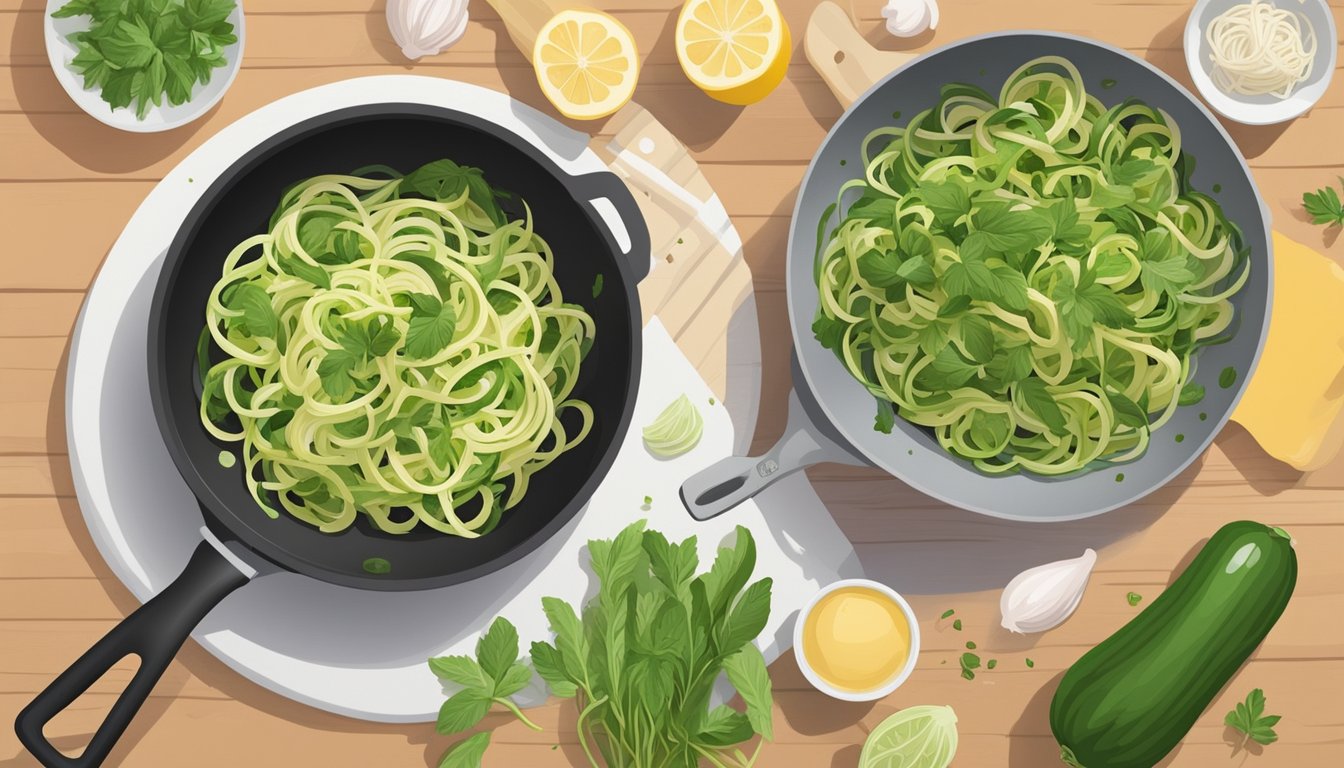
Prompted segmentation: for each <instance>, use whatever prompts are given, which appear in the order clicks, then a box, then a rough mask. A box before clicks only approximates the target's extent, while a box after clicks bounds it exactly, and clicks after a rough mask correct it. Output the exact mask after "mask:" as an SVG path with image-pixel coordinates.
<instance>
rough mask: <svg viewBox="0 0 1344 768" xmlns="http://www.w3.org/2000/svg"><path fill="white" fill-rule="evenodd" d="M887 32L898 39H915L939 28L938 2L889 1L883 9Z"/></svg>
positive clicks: (930, 0)
mask: <svg viewBox="0 0 1344 768" xmlns="http://www.w3.org/2000/svg"><path fill="white" fill-rule="evenodd" d="M882 15H883V16H884V17H886V19H887V31H888V32H890V33H891V34H893V35H895V36H897V37H914V36H915V35H918V34H919V33H921V32H923V31H924V30H926V29H937V28H938V3H937V0H887V4H886V6H885V7H884V8H883V9H882Z"/></svg>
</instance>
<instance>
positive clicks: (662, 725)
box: [429, 521, 774, 768]
mask: <svg viewBox="0 0 1344 768" xmlns="http://www.w3.org/2000/svg"><path fill="white" fill-rule="evenodd" d="M588 552H589V554H590V556H591V562H592V569H593V572H594V573H595V574H596V576H597V579H598V584H599V588H598V594H597V596H596V597H595V598H593V599H592V600H591V601H589V603H588V604H587V605H585V606H582V607H581V608H579V609H577V610H576V608H575V607H574V606H571V605H570V604H568V603H566V602H564V601H562V600H560V599H558V598H554V597H546V598H542V609H543V610H544V611H545V613H546V618H547V619H548V621H549V623H550V630H551V632H552V633H553V634H554V636H555V640H554V641H553V642H551V643H540V642H539V643H533V644H532V647H531V649H530V650H531V658H532V665H533V667H534V668H535V670H536V672H537V674H539V675H540V676H541V677H542V679H543V680H545V681H546V683H547V684H548V685H549V687H550V689H551V692H552V693H554V694H555V695H556V696H559V697H561V698H567V699H575V702H576V706H577V708H578V710H579V712H578V717H577V721H572V722H576V725H575V726H574V727H575V728H576V730H577V734H576V735H577V738H578V742H579V745H580V746H581V747H582V748H583V750H584V753H585V755H586V756H587V758H588V764H590V765H595V766H596V765H610V766H616V765H624V766H633V765H641V766H642V765H678V766H680V765H699V764H700V763H701V761H702V760H704V761H707V762H709V763H710V764H713V765H716V766H723V768H748V766H751V765H752V764H753V763H754V762H755V761H756V759H757V756H758V755H759V750H760V744H761V742H758V743H757V746H756V748H755V752H754V753H753V754H751V755H747V754H744V753H743V751H742V749H741V748H740V747H739V745H740V744H742V743H743V742H746V741H749V740H751V739H753V738H754V737H755V736H756V735H760V736H762V737H763V739H762V742H763V741H764V740H769V739H772V738H773V735H774V728H773V724H772V719H771V701H772V696H771V685H770V677H769V674H768V673H767V671H766V667H765V659H764V657H762V656H761V652H760V651H758V650H757V649H756V646H755V645H753V644H752V640H754V639H755V638H756V636H757V635H759V634H760V633H761V630H763V629H764V628H765V625H766V621H767V619H768V618H769V614H770V591H771V585H772V581H771V580H770V579H769V578H763V579H760V580H758V581H755V582H751V583H748V582H750V579H751V575H752V571H753V569H754V568H755V565H756V544H755V541H754V540H753V539H752V537H751V533H750V532H749V531H747V529H746V528H742V527H740V526H739V527H738V528H737V532H736V538H735V540H734V542H733V545H732V546H729V547H723V548H721V549H720V550H719V552H718V555H717V557H716V558H715V559H714V563H713V565H712V566H711V567H710V568H709V570H708V571H707V572H705V573H701V574H699V575H696V571H697V570H698V568H699V565H700V561H699V557H698V555H697V548H696V539H695V537H691V538H689V539H686V540H685V541H682V542H680V543H672V542H669V541H668V540H667V539H666V538H665V537H664V536H663V535H662V534H661V533H658V532H656V531H646V530H644V522H643V521H640V522H638V523H635V524H633V525H631V526H629V527H627V528H626V529H625V530H623V531H621V533H620V534H618V535H617V536H616V537H615V538H614V539H608V540H595V541H589V542H588ZM476 657H477V658H476V659H475V660H473V659H470V658H467V657H465V656H449V657H444V658H439V659H431V660H430V662H429V663H430V667H431V669H433V670H434V672H435V673H436V674H437V675H439V676H440V677H442V678H445V679H449V680H452V681H453V682H456V683H458V684H459V685H462V686H463V690H462V691H461V692H459V693H457V694H454V696H453V697H452V698H450V699H448V701H447V702H446V703H445V704H444V705H443V710H442V711H441V712H440V715H439V723H438V727H439V731H440V732H441V733H451V732H454V731H461V730H466V729H468V728H472V727H474V726H475V725H476V724H477V723H479V722H480V720H481V719H482V718H484V717H485V714H486V713H487V712H488V711H489V709H490V707H491V705H492V704H499V705H501V706H503V707H504V708H506V709H508V710H509V711H510V712H513V714H514V715H515V716H517V717H518V718H519V719H520V720H521V721H522V722H523V723H524V724H526V725H528V726H529V727H532V728H535V729H537V730H540V729H539V728H537V727H536V726H535V725H534V724H533V723H531V721H529V720H528V719H527V718H526V717H524V716H523V714H522V713H521V712H520V711H519V710H518V708H517V707H516V706H515V705H514V704H513V703H512V702H511V701H510V700H509V699H508V697H509V696H511V695H513V694H514V693H517V692H518V691H519V690H522V687H523V686H524V685H526V684H527V681H528V680H529V679H530V678H531V673H532V670H531V669H529V668H528V667H527V665H526V663H524V662H521V661H518V636H517V633H516V632H515V631H514V630H513V627H512V625H509V624H508V622H507V621H505V620H504V619H496V620H495V623H494V624H493V625H492V626H491V627H490V631H489V632H487V633H486V635H485V636H484V637H482V638H481V641H480V642H479V643H478V644H477V647H476ZM721 676H726V677H727V679H728V682H729V683H730V684H731V685H732V686H733V688H734V689H736V692H737V694H738V696H740V697H741V699H742V701H743V702H744V703H745V705H746V711H745V712H742V711H739V710H737V709H733V708H731V707H729V706H727V705H720V706H717V707H715V708H713V709H710V708H709V699H710V696H711V693H712V690H713V688H714V684H715V681H716V680H718V679H719V678H720V677H721ZM469 741H470V740H468V742H469ZM468 742H461V743H459V744H458V745H457V746H455V747H454V748H453V751H450V752H449V753H448V754H447V755H445V757H444V761H445V762H444V764H445V765H451V766H455V767H456V766H459V765H461V766H466V765H472V766H475V765H479V751H483V749H484V746H483V744H480V745H472V746H471V749H472V750H473V751H472V752H471V755H470V756H471V757H474V758H475V759H476V762H461V763H449V762H447V761H448V760H450V759H454V758H455V757H456V750H458V749H463V748H465V747H464V745H466V744H467V743H468ZM599 756H600V757H601V760H600V762H599Z"/></svg>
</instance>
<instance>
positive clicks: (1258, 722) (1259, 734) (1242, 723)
mask: <svg viewBox="0 0 1344 768" xmlns="http://www.w3.org/2000/svg"><path fill="white" fill-rule="evenodd" d="M1280 719H1281V716H1280V715H1266V714H1265V692H1264V691H1262V690H1260V689H1259V688H1256V689H1255V690H1253V691H1251V692H1250V693H1248V694H1247V695H1246V701H1244V702H1242V703H1240V704H1238V705H1237V707H1236V709H1234V710H1232V711H1231V712H1228V713H1227V716H1226V717H1224V718H1223V722H1224V723H1226V724H1227V725H1229V726H1231V727H1232V728H1235V729H1236V730H1238V731H1240V732H1241V733H1243V734H1245V738H1244V739H1243V740H1242V743H1243V744H1244V743H1245V741H1246V739H1249V740H1251V741H1254V742H1255V743H1257V744H1273V743H1274V742H1276V741H1278V740H1279V735H1278V734H1277V733H1275V732H1274V726H1275V725H1276V724H1278V722H1279V720H1280Z"/></svg>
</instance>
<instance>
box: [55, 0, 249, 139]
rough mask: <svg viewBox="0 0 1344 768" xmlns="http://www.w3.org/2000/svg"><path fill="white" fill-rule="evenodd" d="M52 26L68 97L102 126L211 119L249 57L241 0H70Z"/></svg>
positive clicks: (142, 127)
mask: <svg viewBox="0 0 1344 768" xmlns="http://www.w3.org/2000/svg"><path fill="white" fill-rule="evenodd" d="M49 24H50V27H49V29H48V43H47V44H48V50H49V54H50V57H51V63H52V66H53V68H54V69H55V70H56V75H57V79H58V80H60V81H61V83H62V85H63V86H65V89H66V91H67V93H69V94H70V96H71V98H72V99H74V101H75V102H76V103H77V104H79V106H80V107H81V108H82V109H84V110H85V111H86V112H88V113H89V114H91V115H93V116H94V117H96V118H98V119H99V120H101V121H103V122H105V123H108V124H109V125H113V126H115V127H118V128H124V129H128V130H133V131H152V130H166V129H168V128H173V127H176V126H178V125H182V124H183V123H186V122H189V121H190V120H192V119H194V118H196V117H198V116H199V115H201V114H203V113H204V112H205V111H206V110H208V109H209V108H210V107H211V106H213V105H214V103H215V102H216V101H217V100H218V99H219V98H220V97H221V96H222V95H223V92H224V90H225V89H227V87H228V85H229V83H230V81H232V79H233V75H234V74H235V73H236V72H237V70H238V64H239V60H240V58H241V55H242V50H241V47H242V46H241V37H242V12H241V9H240V8H239V7H238V4H237V2H236V1H235V0H69V2H66V3H64V4H63V5H60V6H59V7H58V8H56V10H55V11H54V12H53V13H52V14H51V19H50V20H49ZM221 69H223V70H225V72H224V73H223V74H221V73H219V72H218V71H217V70H221ZM189 103H190V106H189V107H188V106H187V105H188V104H189Z"/></svg>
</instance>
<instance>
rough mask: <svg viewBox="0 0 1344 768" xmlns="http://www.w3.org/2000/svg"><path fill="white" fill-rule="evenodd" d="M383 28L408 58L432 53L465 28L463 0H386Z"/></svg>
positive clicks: (448, 42) (457, 36) (465, 7)
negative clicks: (389, 33) (385, 26)
mask: <svg viewBox="0 0 1344 768" xmlns="http://www.w3.org/2000/svg"><path fill="white" fill-rule="evenodd" d="M387 28H388V31H390V32H391V33H392V39H394V40H396V41H397V45H399V46H401V52H402V53H403V54H404V55H405V56H406V58H408V59H412V60H414V59H419V58H421V57H424V56H433V55H435V54H437V53H439V52H440V51H442V50H443V49H444V48H447V47H448V46H450V45H452V44H453V43H455V42H457V40H458V38H460V37H462V34H463V33H464V32H466V30H467V0H387Z"/></svg>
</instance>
